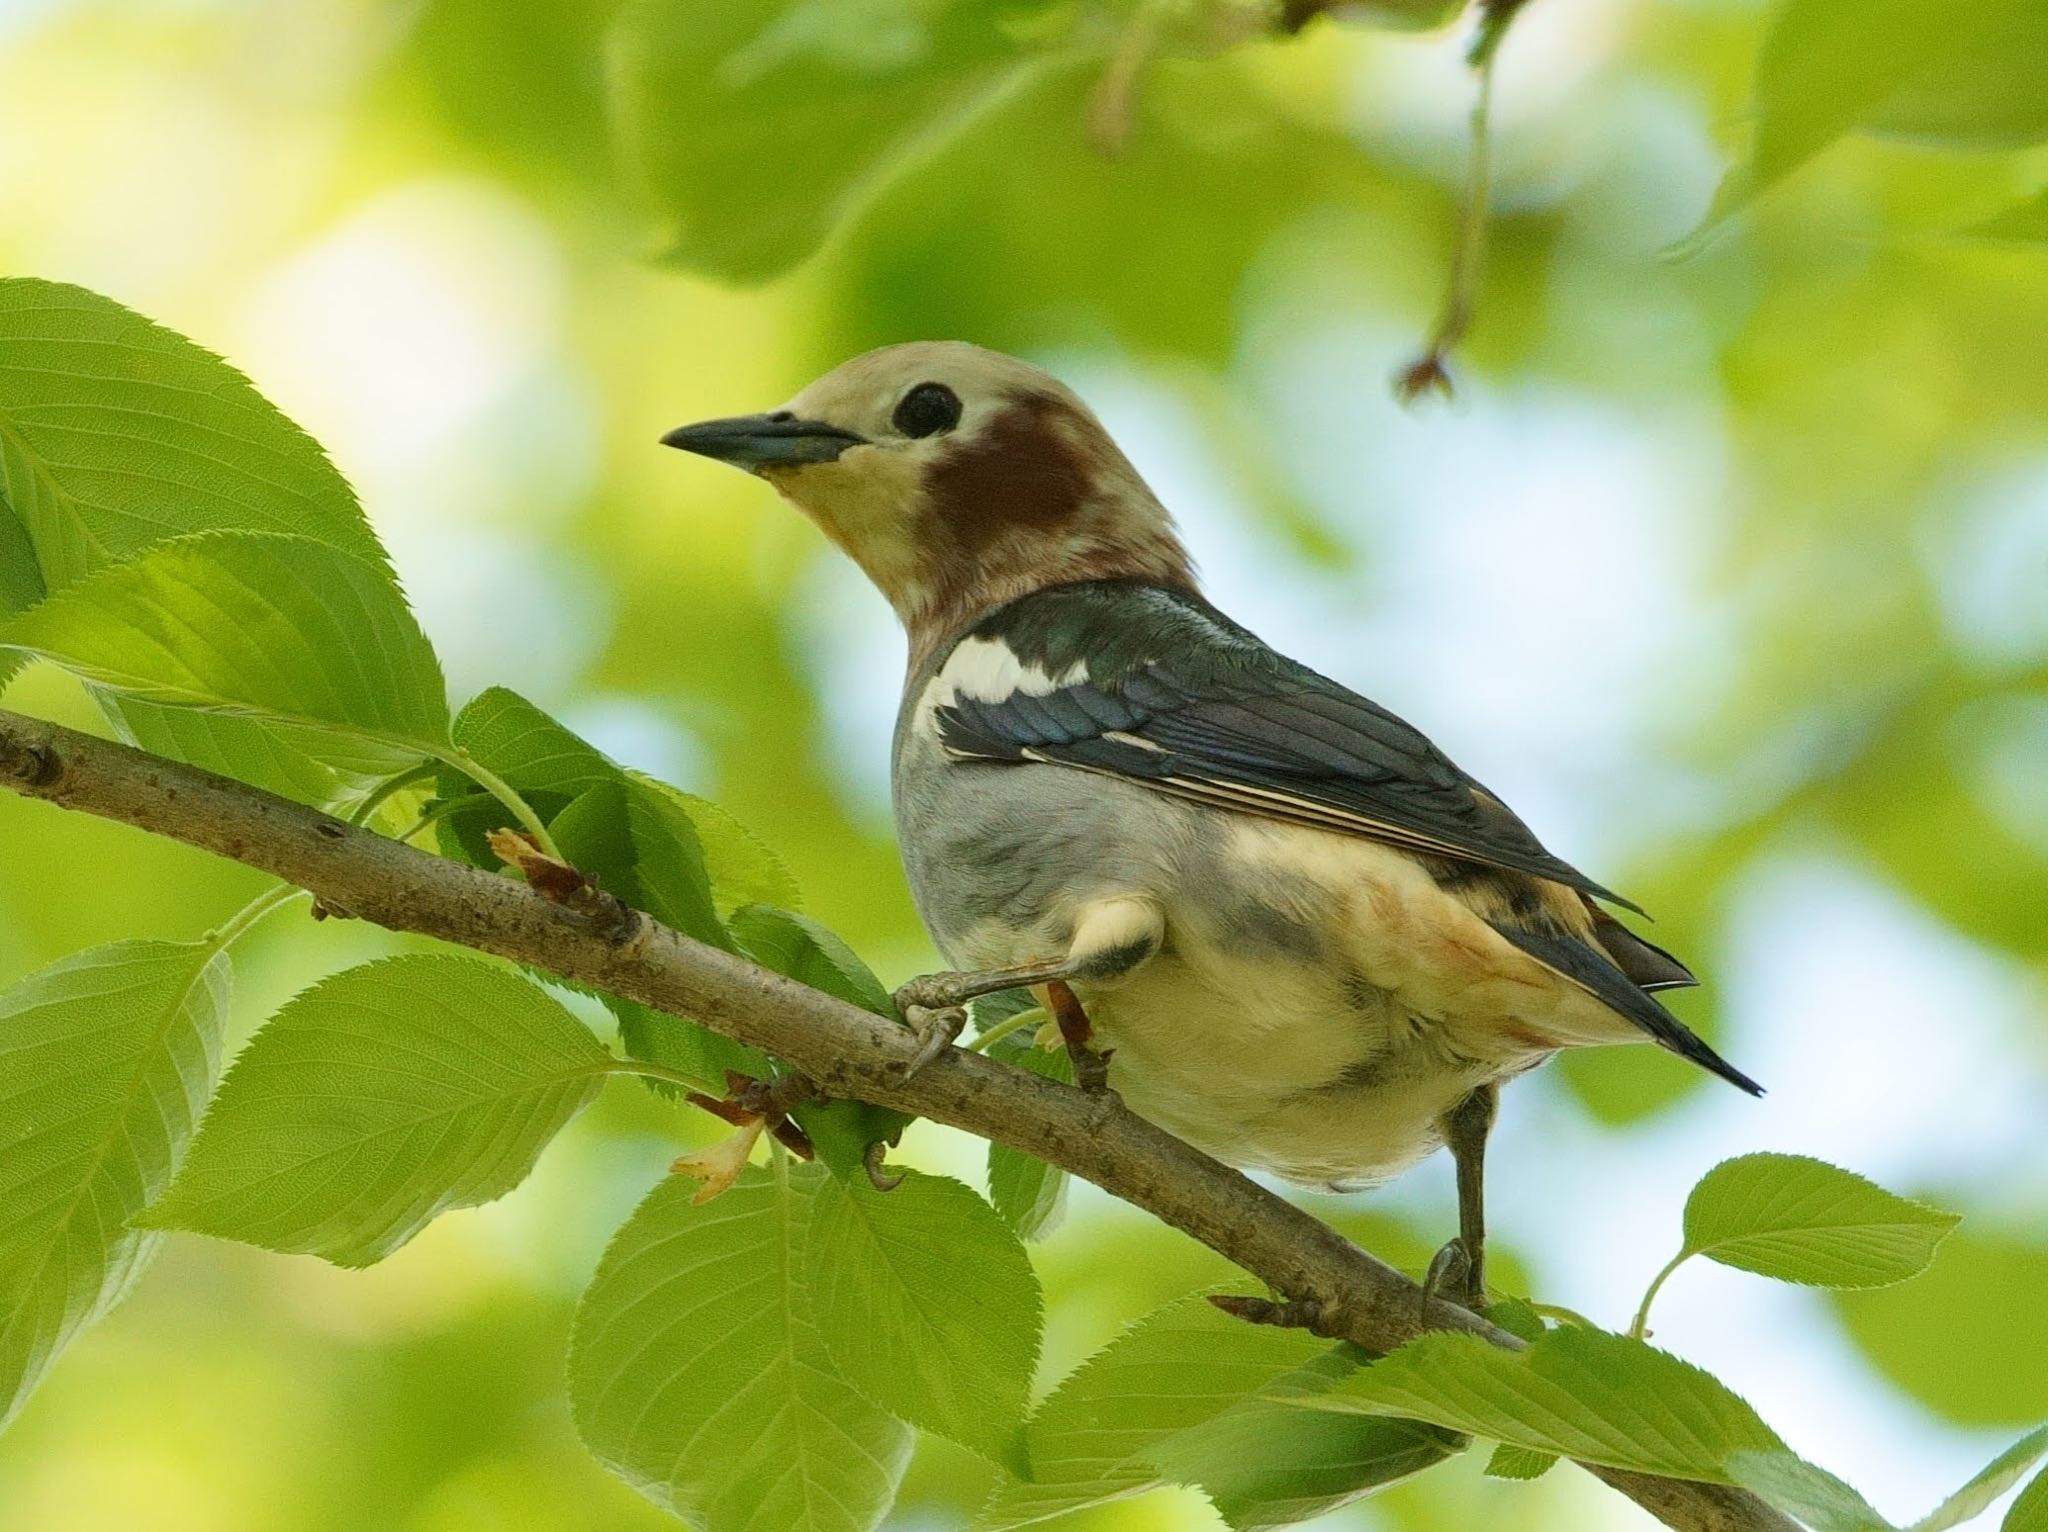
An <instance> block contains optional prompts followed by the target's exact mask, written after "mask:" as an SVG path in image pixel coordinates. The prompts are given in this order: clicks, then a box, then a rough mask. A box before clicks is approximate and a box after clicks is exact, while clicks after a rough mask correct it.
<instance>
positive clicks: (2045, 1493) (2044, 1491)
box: [2000, 1473, 2048, 1532]
mask: <svg viewBox="0 0 2048 1532" xmlns="http://www.w3.org/2000/svg"><path fill="white" fill-rule="evenodd" d="M2000 1532H2048V1473H2039V1474H2036V1475H2035V1476H2034V1482H2033V1483H2031V1484H2029V1485H2028V1486H2027V1487H2026V1488H2025V1489H2023V1490H2021V1491H2020V1492H2019V1494H2018V1495H2017V1496H2015V1497H2014V1499H2013V1502H2012V1504H2011V1505H2010V1506H2008V1507H2007V1508H2006V1512H2005V1521H2004V1524H2003V1526H2002V1527H2001V1529H2000Z"/></svg>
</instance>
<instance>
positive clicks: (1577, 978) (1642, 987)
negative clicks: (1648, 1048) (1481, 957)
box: [1488, 916, 1764, 1096]
mask: <svg viewBox="0 0 2048 1532" xmlns="http://www.w3.org/2000/svg"><path fill="white" fill-rule="evenodd" d="M1600 920H1604V921H1605V925H1601V924H1600V923H1599V922H1598V921H1596V923H1595V926H1594V934H1595V936H1596V937H1597V938H1598V939H1599V941H1600V942H1601V944H1602V946H1604V947H1606V948H1607V949H1608V951H1607V952H1601V951H1596V950H1595V949H1594V948H1593V947H1591V946H1589V945H1588V944H1587V943H1585V942H1583V941H1580V940H1579V939H1578V938H1577V937H1574V936H1566V935H1562V934H1557V935H1553V934H1550V933H1547V932H1541V931H1529V930H1525V929H1523V928H1522V927H1520V926H1515V925H1509V924H1507V923H1506V922H1504V921H1489V922H1488V924H1490V925H1492V927H1493V928H1494V930H1496V931H1498V932H1499V933H1500V934H1501V935H1502V936H1504V937H1506V938H1507V939H1508V940H1509V941H1511V942H1513V943H1514V944H1515V945H1516V946H1517V947H1519V948H1520V949H1521V950H1522V951H1524V952H1526V953H1528V954H1529V956H1530V957H1532V958H1534V959H1536V961H1537V962H1539V963H1541V964H1543V965H1544V966H1545V967H1547V968H1550V969H1552V970H1554V971H1555V972H1557V973H1558V974H1560V975H1561V976H1563V977H1564V978H1567V979H1569V980H1571V981H1572V983H1574V984H1576V985H1578V986H1579V988H1581V989H1583V990H1585V991H1586V992H1587V993H1588V994H1590V995H1591V996H1592V997H1593V998H1594V999H1596V1000H1598V1001H1599V1002H1600V1003H1601V1004H1602V1005H1605V1006H1606V1007H1607V1008H1608V1009H1609V1010H1612V1011H1615V1012H1617V1013H1618V1014H1619V1015H1621V1016H1623V1017H1626V1018H1627V1019H1628V1020H1629V1021H1631V1022H1633V1023H1634V1024H1635V1025H1636V1026H1638V1027H1640V1028H1642V1029H1643V1031H1645V1032H1646V1033H1648V1034H1649V1036H1650V1039H1651V1041H1653V1042H1655V1043H1657V1044H1658V1045H1659V1046H1660V1047H1664V1048H1668V1049H1670V1050H1671V1052H1673V1053H1675V1054H1677V1055H1678V1056H1679V1057H1680V1058H1682V1059H1691V1060H1692V1061H1693V1063H1695V1064H1697V1065H1699V1066H1700V1067H1701V1068H1702V1069H1705V1070H1707V1071H1708V1072H1709V1073H1711V1074H1716V1075H1719V1076H1720V1077H1721V1078H1722V1079H1724V1080H1726V1081H1727V1082H1728V1083H1729V1084H1730V1085H1733V1086H1736V1087H1738V1088H1740V1089H1742V1090H1746V1091H1748V1092H1749V1093H1750V1095H1752V1096H1761V1095H1762V1094H1763V1093H1764V1088H1763V1087H1762V1086H1761V1085H1759V1084H1757V1083H1756V1081H1754V1080H1752V1079H1751V1078H1750V1077H1749V1076H1748V1075H1746V1074H1744V1073H1743V1072H1742V1071H1741V1070H1739V1069H1737V1068H1736V1067H1735V1066H1734V1065H1733V1064H1731V1063H1729V1062H1728V1061H1727V1060H1726V1059H1724V1058H1722V1057H1721V1055H1720V1054H1718V1053H1716V1052H1715V1051H1714V1050H1713V1049H1712V1048H1711V1047H1709V1046H1708V1045H1707V1043H1706V1040H1705V1039H1704V1038H1702V1037H1700V1035H1699V1034H1698V1033H1696V1032H1694V1031H1693V1030H1692V1028H1690V1027H1688V1026H1687V1025H1686V1024H1685V1023H1684V1022H1682V1021H1680V1020H1679V1019H1678V1018H1677V1017H1676V1016H1674V1015H1672V1014H1671V1013H1670V1012H1669V1011H1667V1010H1665V1009H1664V1007H1663V1006H1661V1005H1659V1004H1658V1003H1657V1001H1656V1000H1655V999H1654V998H1653V997H1652V996H1651V995H1650V994H1649V993H1648V992H1649V990H1651V989H1675V988H1678V987H1680V986H1682V985H1687V984H1696V983H1698V982H1699V981H1698V980H1697V979H1695V978H1694V977H1693V976H1692V973H1691V971H1690V970H1689V969H1687V968H1686V966H1685V965H1684V964H1683V963H1681V962H1679V961H1678V959H1677V958H1675V957H1673V956H1672V955H1671V954H1670V953H1668V952H1666V951H1664V949H1663V948H1661V947H1655V946H1652V945H1651V944H1650V943H1649V942H1646V941H1644V940H1643V939H1642V938H1641V937H1639V936H1637V935H1636V934H1635V933H1634V932H1632V931H1629V930H1627V929H1626V928H1624V927H1623V926H1622V925H1621V923H1620V922H1619V921H1616V920H1614V919H1612V918H1611V917H1608V916H1602V917H1600ZM1607 927H1612V928H1613V930H1614V931H1618V932H1620V933H1621V936H1622V937H1623V938H1626V940H1625V941H1622V942H1620V944H1619V948H1618V950H1617V947H1616V946H1615V945H1614V939H1613V938H1612V936H1611V933H1610V931H1609V930H1608V929H1607ZM1610 952H1611V953H1612V954H1613V956H1611V957H1610V956H1609V955H1608V954H1609V953H1610Z"/></svg>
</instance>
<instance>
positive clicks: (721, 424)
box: [661, 410, 866, 473]
mask: <svg viewBox="0 0 2048 1532" xmlns="http://www.w3.org/2000/svg"><path fill="white" fill-rule="evenodd" d="M865 440H866V438H865V437H860V436H855V435H854V434H853V433H852V432H851V431H842V430H840V429H839V427H837V426H828V425H826V424H825V423H824V422H823V421H821V420H798V419H797V418H796V417H795V416H794V415H792V414H790V413H789V411H787V410H777V411H776V412H775V413H774V414H772V415H734V416H732V417H731V418H730V419H727V420H703V421H699V422H698V423H697V424H696V425H693V426H677V427H676V428H675V430H673V431H671V432H669V433H668V435H666V436H664V437H663V438H662V439H661V442H662V445H663V446H665V447H680V448H682V449H683V451H685V452H695V453H697V454H699V455H700V456H703V457H715V458H717V459H718V461H719V462H721V463H730V464H732V466H733V467H735V468H744V469H746V470H747V472H749V473H759V472H760V471H761V470H762V469H763V468H779V467H783V466H787V465H791V464H796V463H829V462H831V461H832V460H833V459H834V458H836V457H838V456H839V454H840V453H842V452H844V451H845V450H846V449H847V448H848V447H858V446H860V445H861V444H862V443H863V442H864V441H865Z"/></svg>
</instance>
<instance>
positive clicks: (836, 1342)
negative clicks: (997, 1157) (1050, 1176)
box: [807, 1170, 1040, 1470]
mask: <svg viewBox="0 0 2048 1532" xmlns="http://www.w3.org/2000/svg"><path fill="white" fill-rule="evenodd" d="M902 1174H903V1180H902V1182H901V1183H900V1184H899V1185H898V1186H897V1187H896V1189H895V1190H894V1191H891V1192H881V1191H877V1190H875V1188H874V1187H872V1186H871V1185H869V1184H868V1182H867V1181H866V1179H865V1178H862V1177H854V1178H851V1179H847V1180H837V1179H835V1180H832V1181H830V1182H828V1183H826V1185H825V1186H824V1187H823V1188H821V1189H820V1190H819V1192H818V1194H817V1202H816V1205H815V1208H814V1211H813V1213H812V1218H811V1233H810V1246H809V1254H808V1256H807V1264H808V1267H809V1270H810V1272H811V1288H812V1302H813V1305H814V1311H815V1315H816V1319H817V1324H818V1330H819V1332H820V1334H821V1335H822V1336H823V1337H824V1341H825V1349H826V1350H828V1351H829V1352H831V1354H832V1360H833V1361H834V1362H835V1363H837V1364H838V1367H839V1371H840V1373H841V1375H842V1376H844V1377H845V1379H846V1381H847V1382H849V1383H851V1384H852V1385H853V1386H854V1387H855V1388H857V1389H859V1390H860V1391H861V1392H862V1393H864V1394H866V1395H867V1396H868V1398H870V1399H872V1400H874V1401H875V1403H877V1404H879V1405H880V1406H882V1408H884V1409H886V1410H888V1411H889V1412H890V1413H891V1414H892V1415H896V1416H899V1417H900V1418H902V1419H904V1420H907V1421H909V1422H910V1423H911V1424H912V1425H916V1426H921V1427H923V1428H924V1429H925V1430H927V1431H936V1432H938V1433H939V1435H941V1436H946V1437H950V1438H951V1439H952V1440H954V1441H956V1442H959V1443H960V1444H961V1445H962V1446H966V1447H971V1448H973V1449H974V1450H975V1451H976V1452H979V1453H981V1454H982V1455H983V1456H984V1457H987V1458H989V1459H991V1460H992V1461H994V1462H998V1463H1003V1464H1006V1465H1009V1466H1012V1467H1015V1468H1018V1469H1020V1470H1021V1467H1022V1463H1021V1452H1020V1447H1021V1443H1020V1441H1019V1438H1018V1432H1019V1429H1020V1427H1021V1426H1022V1424H1023V1421H1024V1406H1025V1403H1026V1401H1027V1399H1028V1397H1029V1393H1030V1388H1031V1371H1032V1367H1033V1366H1034V1365H1035V1364H1036V1362H1037V1360H1038V1331H1039V1318H1040V1299H1039V1293H1038V1278H1037V1277H1036V1276H1035V1275H1033V1273H1032V1270H1031V1260H1030V1257H1028V1256H1027V1255H1025V1253H1024V1247H1023V1246H1022V1245H1020V1244H1019V1243H1018V1242H1017V1237H1016V1235H1014V1234H1012V1233H1011V1232H1010V1230H1009V1228H1008V1227H1007V1226H1006V1225H1005V1224H1004V1223H1003V1221H1002V1220H1001V1219H1000V1218H998V1217H996V1215H995V1213H994V1211H993V1210H992V1209H991V1208H990V1207H989V1205H988V1204H987V1203H986V1202H983V1201H982V1200H981V1198H979V1197H977V1196H976V1195H975V1194H974V1193H973V1192H972V1191H970V1190H969V1189H968V1188H967V1187H965V1186H963V1185H961V1184H960V1183H959V1182H958V1181H955V1180H952V1179H950V1178H948V1177H945V1176H928V1175H922V1174H920V1173H919V1172H917V1171H914V1170H910V1171H904V1172H903V1173H902ZM941 1253H942V1254H941Z"/></svg>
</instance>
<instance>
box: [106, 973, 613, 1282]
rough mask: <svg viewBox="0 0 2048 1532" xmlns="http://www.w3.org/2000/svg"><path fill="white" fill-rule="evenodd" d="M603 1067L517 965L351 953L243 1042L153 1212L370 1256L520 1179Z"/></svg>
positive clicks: (277, 1243)
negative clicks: (366, 957) (349, 960)
mask: <svg viewBox="0 0 2048 1532" xmlns="http://www.w3.org/2000/svg"><path fill="white" fill-rule="evenodd" d="M611 1067H612V1058H611V1055H610V1054H608V1053H607V1052H606V1051H605V1049H604V1047H603V1045H602V1044H600V1043H599V1042H598V1041H597V1039H596V1038H595V1037H593V1036H591V1034H590V1031H589V1029H588V1028H586V1027H585V1026H583V1024H582V1023H581V1022H579V1021H577V1020H576V1018H575V1017H573V1016H571V1015H570V1014H569V1013H568V1012H567V1011H565V1010H563V1009H562V1007H561V1006H560V1005H559V1004H557V1003H556V1002H555V1001H554V1000H552V999H550V998H549V997H548V996H547V995H546V994H545V993H543V992H542V991H541V990H540V989H539V988H538V987H537V986H535V985H533V984H532V983H529V982H528V981H527V980H525V979H523V978H521V977H520V976H519V975H518V974H516V973H514V972H511V971H510V970H507V969H503V968H494V967H491V966H489V965H487V964H484V963H479V962H476V961H474V960H473V959H470V958H462V957H448V956H441V955H432V954H422V955H415V956H410V957H397V958H390V959H387V960H386V961H383V962H378V963H369V964H365V965H364V966H362V967H360V968H351V969H349V970H347V971H346V972H343V973H339V974H336V975H334V976H333V977H332V978H329V979H324V980H322V981H321V982H320V983H318V984H316V985H314V986H313V987H312V988H311V989H309V990H306V991H305V992H304V993H302V994H300V995H299V996H297V997H296V998H295V999H293V1000H292V1001H291V1002H290V1003H288V1004H287V1005H286V1006H285V1007H284V1009H283V1010H281V1011H279V1012H278V1013H277V1015H276V1017H275V1018H274V1019H272V1021H271V1022H270V1023H269V1025H267V1026H265V1027H264V1028H263V1029H262V1030H261V1031H260V1032H258V1033H257V1034H256V1036H255V1037H254V1038H253V1039H252V1040H251V1041H250V1043H249V1046H248V1047H247V1048H245V1049H244V1050H243V1051H242V1053H241V1055H240V1056H239V1057H238V1058H237V1059H236V1060H235V1062H234V1067H233V1068H231V1069H230V1070H229V1071H228V1077H227V1080H226V1081H225V1082H224V1083H223V1084H222V1086H221V1089H220V1095H219V1096H218V1097H217V1098H216V1100H215V1102H214V1105H213V1109H212V1110H211V1111H210V1112H208V1113H207V1116H206V1122H205V1125H204V1126H203V1127H202V1128H201V1130H200V1133H199V1137H198V1140H197V1141H196V1142H195V1143H194V1144H193V1146H192V1154H191V1157H190V1159H189V1160H188V1161H187V1163H186V1166H185V1169H184V1171H183V1172H182V1173H181V1174H180V1175H179V1177H178V1179H177V1181H176V1182H175V1183H174V1184H173V1185H172V1187H171V1189H170V1191H169V1192H167V1193H166V1194H165V1195H164V1197H163V1199H162V1200H161V1201H159V1202H158V1203H157V1204H156V1205H155V1206H154V1207H153V1208H151V1209H150V1210H149V1212H148V1213H147V1214H146V1215H145V1218H144V1222H146V1223H147V1224H148V1226H149V1227H152V1228H160V1229H186V1230H190V1231H192V1232H194V1233H199V1234H213V1235H218V1236H220V1237H221V1238H223V1239H234V1240H242V1241H245V1242H247V1243H249V1244H252V1245H261V1246H263V1247H264V1248H266V1249H269V1250H280V1251H290V1252H300V1251H303V1252H310V1253H311V1254H314V1255H320V1256H324V1257H326V1258H327V1259H328V1260H330V1261H333V1262H335V1263H336V1264H337V1265H341V1266H367V1265H369V1264H371V1263H372V1262H375V1261H379V1260H382V1259H383V1258H384V1257H385V1256H387V1255H389V1254H391V1252H392V1251H394V1250H396V1249H397V1248H398V1247H399V1246H401V1245H403V1244H404V1243H405V1242H406V1241H407V1240H409V1239H411V1238H412V1237H413V1236H414V1235H415V1234H417V1233H419V1231H420V1230H421V1229H423V1228H425V1227H426V1226H427V1224H428V1223H430V1222H431V1221H432V1220H433V1219H434V1218H435V1217H436V1216H438V1215H439V1214H441V1213H444V1212H446V1211H448V1210H449V1209H451V1208H462V1207H475V1206H477V1205H479V1204H481V1203H485V1202H490V1201H493V1200H495V1199H497V1198H499V1197H502V1196H504V1195H505V1193H506V1192H509V1191H510V1190H512V1188H513V1187H515V1186H517V1185H518V1184H519V1183H520V1182H521V1181H523V1180H524V1179H526V1175H527V1173H528V1172H529V1171H530V1170H532V1168H533V1162H534V1161H535V1160H536V1159H537V1158H538V1157H539V1155H540V1152H541V1150H542V1149H543V1148H545V1147H546V1145H547V1143H548V1140H549V1139H551V1138H553V1137H554V1136H555V1134H556V1133H558V1132H559V1131H560V1130H561V1129H562V1128H563V1126H564V1125H566V1124H567V1123H568V1121H569V1119H570V1118H572V1117H574V1116H575V1115H576V1113H577V1112H578V1111H580V1110H581V1109H582V1108H583V1106H584V1105H585V1103H587V1102H588V1101H589V1100H590V1098H591V1097H592V1096H593V1095H595V1094H596V1092H597V1089H598V1087H599V1086H600V1085H601V1084H602V1083H603V1082H604V1079H605V1076H606V1074H607V1073H608V1072H609V1071H610V1070H611Z"/></svg>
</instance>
